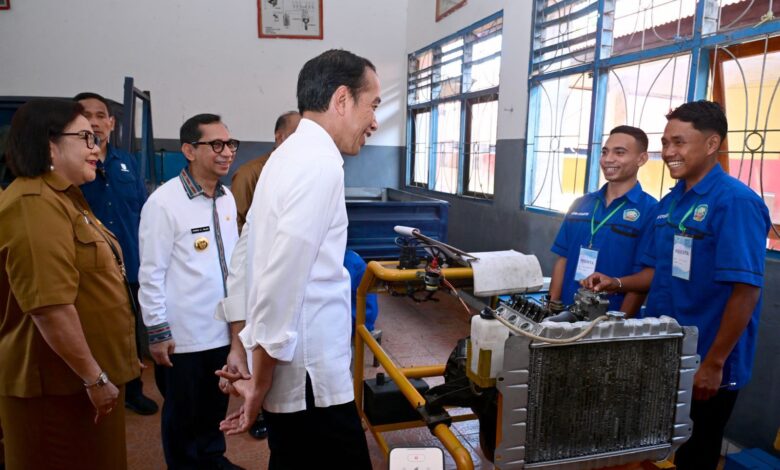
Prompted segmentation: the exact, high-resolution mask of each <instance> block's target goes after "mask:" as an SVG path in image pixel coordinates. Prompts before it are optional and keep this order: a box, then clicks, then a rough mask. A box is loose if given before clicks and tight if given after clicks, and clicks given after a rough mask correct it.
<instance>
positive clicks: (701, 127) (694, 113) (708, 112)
mask: <svg viewBox="0 0 780 470" xmlns="http://www.w3.org/2000/svg"><path fill="white" fill-rule="evenodd" d="M672 119H677V120H678V121H682V122H690V123H691V125H693V128H694V129H696V130H697V131H699V132H703V131H713V132H717V133H718V135H719V136H720V139H721V140H723V139H725V138H726V134H727V133H728V131H729V123H728V121H727V120H726V114H725V113H724V112H723V108H722V107H721V106H720V105H719V104H718V103H715V102H713V101H707V100H699V101H691V102H690V103H685V104H681V105H680V106H678V107H677V108H676V109H675V110H674V111H671V112H670V113H669V114H667V115H666V120H667V121H671V120H672Z"/></svg>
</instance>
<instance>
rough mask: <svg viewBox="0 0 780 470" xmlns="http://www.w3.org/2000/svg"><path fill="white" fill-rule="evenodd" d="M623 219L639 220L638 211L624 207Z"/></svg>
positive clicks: (629, 220)
mask: <svg viewBox="0 0 780 470" xmlns="http://www.w3.org/2000/svg"><path fill="white" fill-rule="evenodd" d="M623 220H625V221H628V222H636V221H637V220H639V211H638V210H637V209H626V210H624V211H623Z"/></svg>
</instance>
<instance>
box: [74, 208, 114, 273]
mask: <svg viewBox="0 0 780 470" xmlns="http://www.w3.org/2000/svg"><path fill="white" fill-rule="evenodd" d="M73 230H74V232H75V239H76V268H77V269H78V270H79V271H102V270H105V269H107V268H108V266H109V261H110V260H111V257H113V255H110V248H109V247H108V244H106V240H105V239H104V238H103V237H102V236H101V235H100V233H98V231H97V229H96V228H95V227H93V226H91V225H90V224H87V223H86V222H84V221H83V220H82V221H79V222H77V223H76V224H75V226H74V227H73Z"/></svg>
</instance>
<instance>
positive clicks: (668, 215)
mask: <svg viewBox="0 0 780 470" xmlns="http://www.w3.org/2000/svg"><path fill="white" fill-rule="evenodd" d="M700 197H701V196H700ZM700 197H697V198H696V200H695V201H693V204H691V207H689V208H688V212H686V213H685V215H683V218H682V219H680V223H678V224H677V228H678V229H679V230H680V231H681V232H682V233H683V235H685V225H683V224H684V223H685V221H686V220H688V217H690V216H691V214H692V213H693V208H694V207H696V204H698V202H699V198H700ZM676 205H677V200H675V201H672V204H671V205H670V207H669V213H668V214H666V219H667V220H672V213H673V212H674V207H675V206H676Z"/></svg>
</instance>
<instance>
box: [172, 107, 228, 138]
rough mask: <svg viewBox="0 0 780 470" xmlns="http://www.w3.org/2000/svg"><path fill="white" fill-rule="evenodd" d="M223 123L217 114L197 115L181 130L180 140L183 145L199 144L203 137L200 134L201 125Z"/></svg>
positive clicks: (185, 122)
mask: <svg viewBox="0 0 780 470" xmlns="http://www.w3.org/2000/svg"><path fill="white" fill-rule="evenodd" d="M215 122H222V118H221V117H219V115H217V114H206V113H204V114H196V115H195V116H192V117H191V118H189V119H187V120H186V121H184V124H182V125H181V129H179V140H180V141H181V143H182V145H184V144H189V143H192V142H197V141H198V140H200V138H201V137H202V136H203V134H202V133H201V132H200V125H201V124H214V123H215Z"/></svg>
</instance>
